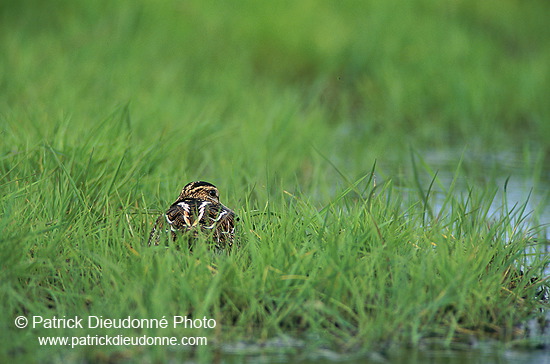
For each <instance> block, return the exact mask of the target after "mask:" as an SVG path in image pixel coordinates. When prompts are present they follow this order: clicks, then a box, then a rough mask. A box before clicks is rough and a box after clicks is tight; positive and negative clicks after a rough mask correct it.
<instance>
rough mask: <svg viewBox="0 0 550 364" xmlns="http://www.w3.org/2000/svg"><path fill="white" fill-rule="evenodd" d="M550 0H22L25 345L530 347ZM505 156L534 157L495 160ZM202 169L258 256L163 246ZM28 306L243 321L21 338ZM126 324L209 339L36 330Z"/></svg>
mask: <svg viewBox="0 0 550 364" xmlns="http://www.w3.org/2000/svg"><path fill="white" fill-rule="evenodd" d="M549 10H550V9H549V5H548V4H547V3H546V2H544V1H531V2H528V3H525V4H523V3H522V4H521V6H520V5H518V4H516V3H515V2H513V1H504V2H503V1H499V2H496V1H484V2H482V3H479V2H476V1H467V0H465V1H459V2H438V1H428V0H423V1H414V2H409V3H407V4H403V2H397V1H386V2H377V1H346V2H334V3H322V4H319V3H317V2H280V3H277V4H274V5H270V6H267V5H266V4H264V3H261V4H260V3H257V2H252V1H239V2H237V3H233V4H231V5H229V4H228V5H223V4H215V3H213V2H212V3H207V4H203V3H202V2H199V1H188V2H177V1H166V2H162V4H159V3H158V2H153V1H147V0H141V1H133V2H126V1H96V2H84V1H63V0H57V1H52V2H48V3H47V4H46V3H45V2H41V1H26V2H20V1H4V2H2V4H0V138H1V140H2V141H1V142H0V191H1V194H0V211H1V217H0V231H1V232H0V244H1V248H0V267H1V269H0V292H1V294H2V301H1V306H0V307H1V309H2V311H3V314H2V315H0V324H1V327H2V328H4V329H3V330H2V332H1V333H0V342H1V343H2V344H0V358H4V361H6V360H19V361H33V360H34V361H54V362H56V361H59V362H62V361H67V360H69V361H71V360H72V361H80V360H82V359H84V360H90V361H109V360H123V359H128V360H130V361H139V360H142V361H162V360H166V359H169V358H177V359H183V358H188V357H191V356H193V357H196V358H198V359H199V360H203V361H210V360H211V359H212V358H213V356H215V355H217V354H216V353H217V351H219V350H221V348H226V349H227V348H228V347H229V348H231V347H233V346H235V345H237V344H238V343H241V342H253V343H260V344H261V343H265V342H268V341H269V340H270V339H272V338H281V337H283V338H285V337H287V338H288V337H291V338H293V339H291V340H294V339H300V340H303V341H304V342H305V348H302V349H300V350H301V351H306V352H307V351H309V350H311V351H315V349H316V348H330V349H332V350H336V351H341V352H344V353H353V354H357V353H359V354H361V353H366V352H369V351H385V350H387V349H388V348H393V347H409V346H413V347H416V346H419V345H421V344H422V345H424V344H426V343H437V344H438V345H442V346H446V347H453V346H454V345H456V344H457V343H463V342H468V341H469V340H470V339H471V337H476V338H481V339H486V338H492V339H497V340H499V341H501V342H503V343H505V344H510V345H514V343H517V342H520V341H521V342H523V341H522V340H523V339H524V337H525V333H524V332H521V330H519V329H518V327H519V326H518V325H519V324H521V323H523V322H525V321H527V320H528V319H530V318H533V317H536V315H537V312H538V311H537V310H538V309H540V308H541V307H544V306H545V304H544V303H543V302H541V301H540V300H538V299H537V298H536V294H537V292H539V290H540V289H541V288H543V287H544V285H546V284H547V283H546V282H545V281H544V278H545V273H544V269H545V268H546V265H547V264H548V257H547V255H545V254H544V253H543V251H542V249H543V247H541V246H539V245H536V241H538V242H543V241H544V240H545V239H546V238H545V236H544V233H545V231H544V227H540V228H539V227H537V224H547V223H548V221H544V220H543V221H540V219H541V216H542V219H544V216H547V215H544V214H543V213H544V206H545V202H547V200H548V195H547V192H544V191H545V186H546V187H547V186H548V156H549V155H550V143H549V141H550V127H549V125H550V122H549V116H550V110H549V103H548V102H547V95H548V94H550V90H549V85H550V82H549V81H550V79H549V78H550V75H549V69H548V66H547V65H548V64H550V45H549V44H548V42H547V39H548V38H549V36H550V34H549V29H548V26H547V16H546V14H547V13H548V11H549ZM440 150H444V151H447V150H450V151H455V150H458V151H459V153H456V157H454V156H453V157H452V158H450V159H449V161H447V162H446V163H447V166H446V167H445V168H447V172H449V171H455V172H450V173H449V174H450V175H451V176H452V177H451V179H447V178H442V177H438V175H437V172H435V171H434V169H435V168H434V167H433V166H431V165H430V163H429V162H426V161H425V160H427V158H425V157H426V156H429V155H430V154H432V153H434V151H440ZM426 151H428V152H426ZM451 153H452V152H451ZM501 153H509V154H512V155H514V158H516V159H519V160H520V162H519V163H517V162H510V165H507V164H506V162H509V161H508V160H506V161H505V163H497V164H494V163H491V161H492V159H491V158H492V157H494V158H495V159H496V160H497V161H498V160H499V159H498V157H496V156H499V155H500V154H501ZM411 154H412V158H411ZM505 155H508V154H505ZM480 156H484V158H488V159H489V160H490V161H489V162H486V161H484V160H483V159H484V158H480ZM374 166H376V168H375V167H374ZM510 166H511V167H510ZM512 167H513V169H511V168H512ZM503 170H504V178H502V177H503V176H502V173H503ZM443 172H445V171H443ZM506 177H510V178H511V179H514V178H524V179H525V180H527V181H529V183H531V184H532V187H533V195H532V199H534V201H531V202H532V203H534V205H535V211H534V213H533V214H530V212H531V211H530V210H531V205H528V204H527V203H525V204H522V203H520V204H519V205H517V206H515V207H513V208H512V207H510V206H509V205H508V204H507V203H506V196H507V194H506V191H504V189H505V188H504V187H505V186H504V181H503V179H505V178H506ZM198 179H203V180H207V181H210V182H212V183H214V184H216V185H217V186H218V187H219V189H220V191H221V194H222V196H221V199H222V202H224V203H225V204H226V205H227V206H229V207H230V208H233V209H235V211H236V212H237V214H238V215H239V217H240V221H239V225H238V238H239V247H238V249H234V251H233V252H232V253H231V254H229V255H213V254H212V253H211V252H209V251H207V250H205V249H203V248H201V245H200V244H199V245H198V246H197V249H196V250H195V251H194V252H193V253H192V254H191V253H189V252H187V251H182V250H176V249H175V248H174V247H168V248H164V247H163V248H159V247H155V248H149V247H147V246H146V239H147V236H148V233H149V230H150V228H151V224H152V222H153V221H154V219H155V218H156V217H157V216H158V214H159V213H160V212H161V211H162V210H163V209H165V208H166V207H167V206H168V205H169V204H170V203H171V202H172V201H173V200H174V198H175V197H176V196H177V194H178V192H179V190H180V189H181V187H183V185H184V184H186V183H187V182H189V181H192V180H198ZM545 193H546V194H545ZM501 201H502V202H501ZM541 206H542V207H541ZM537 239H538V240H537ZM520 270H521V271H523V273H524V274H523V275H522V274H520ZM546 272H547V271H546ZM536 277H537V278H538V280H535V279H534V278H536ZM532 279H533V280H532ZM19 315H25V316H28V317H30V316H32V315H40V316H44V317H45V318H47V317H52V316H54V315H56V316H58V317H60V316H63V315H65V316H67V317H71V316H74V315H77V316H79V317H83V318H86V317H88V316H89V315H96V316H101V315H102V316H104V317H109V318H116V319H118V318H125V317H127V316H132V317H134V318H162V317H163V316H166V317H167V318H171V317H172V316H174V315H182V316H184V315H192V316H193V317H203V316H206V317H209V318H214V319H215V320H216V321H217V323H218V326H217V327H216V328H215V329H195V330H185V329H181V328H177V329H174V328H166V329H146V330H138V329H135V330H133V329H126V330H124V329H123V330H114V329H29V328H27V329H16V328H15V327H14V318H15V317H17V316H19ZM105 334H109V335H117V334H124V335H126V336H139V335H144V334H147V335H150V336H157V335H158V336H177V337H180V336H186V335H187V336H206V337H207V338H208V340H209V345H208V346H206V347H197V348H194V349H188V350H182V349H181V347H169V348H167V347H154V346H153V347H116V346H110V347H97V346H96V347H94V346H85V347H80V348H76V349H69V348H65V347H55V346H50V347H40V346H39V345H38V343H37V337H38V336H86V335H105ZM535 339H536V338H535ZM535 339H533V340H532V341H530V342H529V344H530V345H536V340H535ZM266 350H267V349H266ZM282 350H283V349H282ZM284 350H288V351H296V350H298V349H296V348H294V347H293V346H291V345H289V346H288V347H285V348H284Z"/></svg>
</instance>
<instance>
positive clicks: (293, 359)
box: [220, 344, 550, 364]
mask: <svg viewBox="0 0 550 364" xmlns="http://www.w3.org/2000/svg"><path fill="white" fill-rule="evenodd" d="M220 359H221V360H220V363H226V364H234V363H265V364H267V363H296V364H333V363H344V364H401V363H403V364H550V352H549V351H545V350H504V349H496V348H495V345H492V344H490V345H488V346H487V347H485V348H483V347H481V348H472V349H468V350H412V349H409V350H398V351H394V352H391V353H389V354H380V353H372V354H368V355H364V356H356V355H355V356H350V355H339V354H337V353H332V352H328V353H327V351H326V350H323V351H320V352H319V353H311V354H309V355H308V356H307V357H304V356H303V355H300V354H294V355H284V354H279V355H277V354H256V355H250V354H248V355H238V354H229V355H222V357H221V358H220Z"/></svg>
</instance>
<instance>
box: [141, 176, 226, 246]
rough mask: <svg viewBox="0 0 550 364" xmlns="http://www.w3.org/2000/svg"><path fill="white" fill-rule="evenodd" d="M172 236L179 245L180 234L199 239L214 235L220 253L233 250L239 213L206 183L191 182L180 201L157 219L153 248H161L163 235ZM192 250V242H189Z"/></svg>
mask: <svg viewBox="0 0 550 364" xmlns="http://www.w3.org/2000/svg"><path fill="white" fill-rule="evenodd" d="M163 232H169V233H170V235H171V237H172V240H173V241H176V239H177V237H178V234H181V235H183V236H186V237H190V238H196V237H197V236H198V235H199V234H201V233H205V234H211V237H212V239H211V240H212V242H213V244H214V247H215V248H216V249H217V250H222V249H225V248H231V246H232V245H233V240H234V234H235V213H234V212H233V211H232V210H231V209H229V208H227V207H225V206H224V205H223V204H221V203H220V201H219V192H218V189H217V188H216V187H215V186H214V185H212V184H211V183H208V182H204V181H197V182H191V183H188V184H187V185H185V187H183V189H182V190H181V193H180V195H179V197H178V198H177V199H176V201H175V202H174V203H173V204H172V205H171V206H170V208H168V210H167V211H166V212H165V213H164V214H163V215H161V216H159V218H158V219H157V221H156V223H155V225H154V227H153V229H152V231H151V234H150V235H149V245H159V243H160V240H161V234H162V233H163ZM189 246H190V247H191V246H192V242H191V241H189Z"/></svg>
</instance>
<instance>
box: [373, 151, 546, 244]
mask: <svg viewBox="0 0 550 364" xmlns="http://www.w3.org/2000/svg"><path fill="white" fill-rule="evenodd" d="M524 154H526V155H524ZM413 159H414V162H412V160H413ZM542 160H543V157H542V156H540V157H537V156H536V155H535V154H533V153H526V152H523V153H521V152H515V151H507V152H505V151H499V152H498V153H475V152H468V151H466V150H453V149H447V150H437V151H434V150H430V151H425V152H414V153H413V155H412V156H410V158H408V159H407V160H403V158H400V159H399V160H392V159H389V160H386V161H379V163H378V166H379V168H378V171H379V172H380V173H382V174H383V177H384V178H389V179H392V180H393V181H394V182H396V184H397V186H399V185H400V184H401V185H402V186H406V187H404V188H403V189H404V190H406V189H409V190H410V191H409V192H411V193H412V194H417V191H416V190H413V189H411V181H414V179H415V178H418V180H419V182H420V184H421V185H422V186H425V190H424V191H425V192H427V189H428V188H429V186H430V184H431V183H432V180H433V179H434V177H436V180H435V183H434V184H433V190H432V191H431V198H432V200H431V202H432V204H433V208H434V209H436V210H437V209H438V208H441V204H442V202H443V198H444V195H445V193H446V192H447V191H449V189H450V188H451V186H452V184H453V182H454V189H453V193H455V194H456V195H460V194H462V195H464V196H465V195H466V194H467V192H468V191H469V190H472V191H473V192H480V191H492V190H495V189H497V194H496V195H495V198H494V200H493V203H492V205H491V209H490V211H489V212H490V215H492V216H495V217H496V216H499V215H501V214H502V213H508V214H512V215H513V214H516V213H517V212H518V210H519V209H521V208H523V206H525V213H524V214H523V216H521V217H525V216H526V215H527V219H526V221H525V222H526V224H528V225H527V226H525V227H526V228H533V227H537V228H538V229H539V230H541V231H542V232H543V234H542V236H543V237H544V236H545V237H546V240H547V241H550V228H549V226H550V170H545V168H544V163H543V162H542ZM413 163H414V165H413ZM415 169H416V171H415ZM405 192H406V191H405ZM415 197H416V196H415ZM504 206H505V209H506V211H503V210H504ZM539 237H540V236H539Z"/></svg>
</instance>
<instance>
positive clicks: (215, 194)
mask: <svg viewBox="0 0 550 364" xmlns="http://www.w3.org/2000/svg"><path fill="white" fill-rule="evenodd" d="M208 194H209V195H210V196H212V197H218V192H217V191H216V190H210V191H208Z"/></svg>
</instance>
